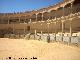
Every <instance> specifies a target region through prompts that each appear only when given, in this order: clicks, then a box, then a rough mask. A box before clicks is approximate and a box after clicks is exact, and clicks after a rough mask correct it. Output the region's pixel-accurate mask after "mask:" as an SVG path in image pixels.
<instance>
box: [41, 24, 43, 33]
mask: <svg viewBox="0 0 80 60" xmlns="http://www.w3.org/2000/svg"><path fill="white" fill-rule="evenodd" d="M42 30H43V28H42V23H41V34H43V31H42Z"/></svg>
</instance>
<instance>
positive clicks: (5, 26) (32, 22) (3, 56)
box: [0, 0, 80, 60]
mask: <svg viewBox="0 0 80 60" xmlns="http://www.w3.org/2000/svg"><path fill="white" fill-rule="evenodd" d="M0 60H80V1H79V0H64V1H62V2H60V3H58V4H55V5H52V6H49V7H46V8H41V9H39V10H33V11H27V12H17V13H0Z"/></svg>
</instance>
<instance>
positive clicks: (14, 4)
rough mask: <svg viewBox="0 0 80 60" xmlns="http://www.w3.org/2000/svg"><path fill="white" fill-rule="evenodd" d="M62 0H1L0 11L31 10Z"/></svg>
mask: <svg viewBox="0 0 80 60" xmlns="http://www.w3.org/2000/svg"><path fill="white" fill-rule="evenodd" d="M60 1H62V0H0V13H9V12H10V13H11V12H25V11H31V10H35V9H40V8H43V7H47V6H50V5H53V4H56V3H58V2H60Z"/></svg>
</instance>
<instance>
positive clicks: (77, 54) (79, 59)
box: [0, 38, 80, 60]
mask: <svg viewBox="0 0 80 60" xmlns="http://www.w3.org/2000/svg"><path fill="white" fill-rule="evenodd" d="M9 57H11V60H80V48H78V47H71V46H67V45H64V44H60V43H47V42H42V41H38V40H23V39H8V38H5V39H0V60H10V59H9ZM32 57H37V59H31V58H32ZM19 58H20V59H19ZM21 58H22V59H21ZM23 58H27V59H23Z"/></svg>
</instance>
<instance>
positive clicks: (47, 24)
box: [47, 23, 50, 34]
mask: <svg viewBox="0 0 80 60" xmlns="http://www.w3.org/2000/svg"><path fill="white" fill-rule="evenodd" d="M49 25H50V23H47V27H48V34H49Z"/></svg>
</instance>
